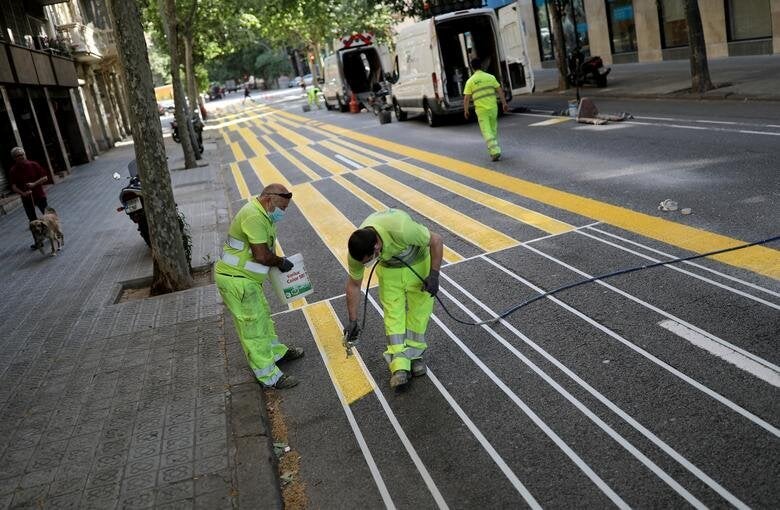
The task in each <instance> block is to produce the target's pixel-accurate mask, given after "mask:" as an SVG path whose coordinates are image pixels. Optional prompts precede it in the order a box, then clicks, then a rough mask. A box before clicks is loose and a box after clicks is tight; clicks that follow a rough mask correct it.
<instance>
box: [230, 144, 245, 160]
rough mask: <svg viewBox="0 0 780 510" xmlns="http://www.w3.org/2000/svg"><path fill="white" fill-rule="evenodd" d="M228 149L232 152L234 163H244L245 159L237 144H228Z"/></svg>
mask: <svg viewBox="0 0 780 510" xmlns="http://www.w3.org/2000/svg"><path fill="white" fill-rule="evenodd" d="M230 149H231V150H232V151H233V157H234V158H235V160H236V161H244V160H245V159H246V156H245V155H244V151H243V149H241V146H240V145H238V142H230Z"/></svg>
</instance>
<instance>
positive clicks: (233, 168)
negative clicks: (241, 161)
mask: <svg viewBox="0 0 780 510" xmlns="http://www.w3.org/2000/svg"><path fill="white" fill-rule="evenodd" d="M230 172H231V173H232V174H233V180H234V181H235V183H236V187H237V188H238V194H239V195H241V198H242V199H244V200H246V199H248V198H249V197H250V196H251V194H250V193H249V187H248V186H247V185H246V180H244V176H243V175H241V169H240V168H238V164H237V163H230Z"/></svg>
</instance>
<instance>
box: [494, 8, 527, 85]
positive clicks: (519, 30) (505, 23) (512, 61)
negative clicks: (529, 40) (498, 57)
mask: <svg viewBox="0 0 780 510" xmlns="http://www.w3.org/2000/svg"><path fill="white" fill-rule="evenodd" d="M498 25H499V32H500V34H501V43H502V46H503V47H504V58H506V63H507V74H508V76H507V78H508V80H509V83H510V87H511V88H512V95H513V96H516V95H518V94H530V93H532V92H533V91H534V72H533V70H532V69H531V65H530V62H529V60H528V51H527V49H526V45H525V40H526V38H525V27H524V25H523V22H522V20H521V19H520V12H519V11H518V9H517V2H515V3H514V4H510V5H507V6H506V7H502V8H500V9H499V10H498Z"/></svg>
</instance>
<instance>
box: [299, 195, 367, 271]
mask: <svg viewBox="0 0 780 510" xmlns="http://www.w3.org/2000/svg"><path fill="white" fill-rule="evenodd" d="M291 191H292V192H293V195H295V204H296V205H297V206H298V209H300V210H301V212H302V213H303V215H304V216H306V219H307V220H308V221H309V223H310V224H311V226H312V228H314V231H315V232H317V235H319V236H320V238H321V239H322V242H323V243H325V246H327V247H328V248H329V249H330V251H331V252H333V255H334V256H335V257H336V260H338V261H339V264H341V266H342V267H343V268H344V269H347V256H348V252H347V240H348V239H349V236H350V235H351V234H352V232H354V231H355V228H356V227H355V225H353V224H352V222H351V221H349V219H347V217H346V216H344V214H342V213H341V211H339V210H338V208H336V206H335V205H333V204H332V203H331V202H330V201H329V200H328V199H327V198H325V197H324V196H323V195H322V194H321V193H320V192H319V191H317V190H316V189H315V188H314V186H312V185H311V184H309V183H305V184H299V185H298V186H295V187H294V189H293V190H291Z"/></svg>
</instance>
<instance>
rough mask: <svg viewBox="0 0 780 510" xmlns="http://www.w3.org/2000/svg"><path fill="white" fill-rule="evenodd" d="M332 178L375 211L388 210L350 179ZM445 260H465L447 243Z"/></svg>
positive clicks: (452, 261) (450, 261)
mask: <svg viewBox="0 0 780 510" xmlns="http://www.w3.org/2000/svg"><path fill="white" fill-rule="evenodd" d="M331 180H333V181H334V182H337V183H339V184H340V185H341V186H342V187H343V188H344V189H346V190H347V191H349V192H350V193H352V194H353V195H355V196H356V197H357V198H359V199H360V200H362V201H363V202H364V203H365V204H366V205H368V206H369V207H370V208H372V209H373V210H375V211H386V210H387V209H388V207H387V206H386V205H385V204H383V203H382V202H380V201H379V200H377V199H376V198H374V197H372V196H371V195H369V194H368V193H366V192H365V191H364V190H362V189H360V188H359V187H358V186H356V185H355V184H353V183H352V182H350V181H348V180H347V179H345V178H344V177H342V176H340V175H334V176H333V177H332V178H331ZM443 257H444V260H445V261H446V262H448V263H450V264H452V263H454V262H460V261H462V260H463V256H462V255H460V254H459V253H457V252H456V251H455V250H453V249H452V248H450V247H448V246H447V245H444V254H443Z"/></svg>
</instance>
